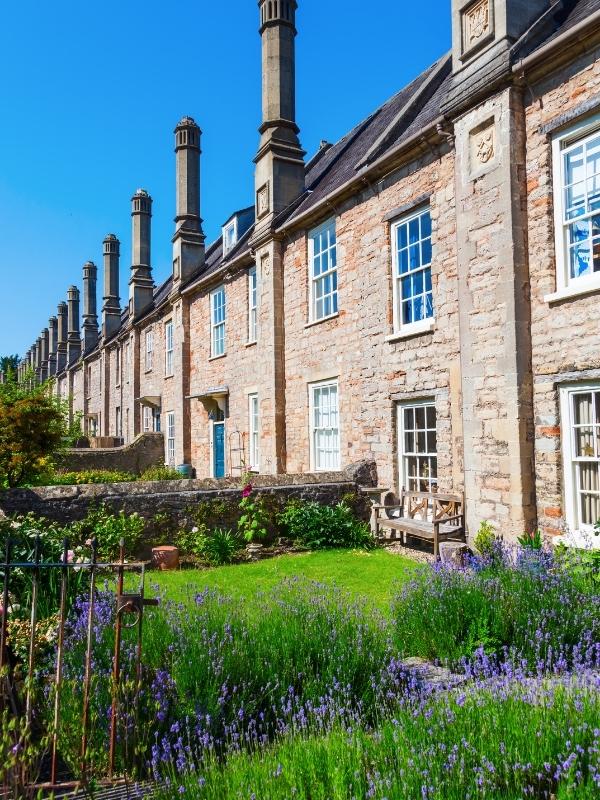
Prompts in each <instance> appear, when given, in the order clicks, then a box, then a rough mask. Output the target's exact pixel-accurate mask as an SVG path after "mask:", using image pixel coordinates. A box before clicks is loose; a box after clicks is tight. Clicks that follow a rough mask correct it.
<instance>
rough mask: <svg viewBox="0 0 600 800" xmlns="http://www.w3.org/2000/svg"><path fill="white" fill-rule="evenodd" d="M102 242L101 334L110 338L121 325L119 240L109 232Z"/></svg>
mask: <svg viewBox="0 0 600 800" xmlns="http://www.w3.org/2000/svg"><path fill="white" fill-rule="evenodd" d="M102 244H103V252H104V297H103V300H104V304H103V306H102V336H103V337H104V338H105V339H110V337H111V336H113V335H114V334H115V333H116V332H117V331H118V330H119V327H120V326H121V298H120V297H119V256H120V252H121V242H120V241H119V240H118V239H117V237H116V236H115V235H114V233H109V234H108V236H107V237H106V239H105V240H104V242H103V243H102Z"/></svg>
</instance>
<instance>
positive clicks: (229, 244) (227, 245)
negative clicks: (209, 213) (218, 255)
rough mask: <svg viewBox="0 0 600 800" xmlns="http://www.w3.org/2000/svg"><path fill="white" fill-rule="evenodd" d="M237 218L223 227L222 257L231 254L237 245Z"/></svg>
mask: <svg viewBox="0 0 600 800" xmlns="http://www.w3.org/2000/svg"><path fill="white" fill-rule="evenodd" d="M237 237H238V234H237V217H234V218H233V219H232V220H231V222H228V223H227V225H224V226H223V255H224V256H226V255H227V253H229V252H231V251H232V250H233V248H234V247H235V245H236V243H237Z"/></svg>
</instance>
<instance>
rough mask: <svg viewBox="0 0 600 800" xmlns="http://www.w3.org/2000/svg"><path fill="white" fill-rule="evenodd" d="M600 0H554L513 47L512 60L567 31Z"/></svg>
mask: <svg viewBox="0 0 600 800" xmlns="http://www.w3.org/2000/svg"><path fill="white" fill-rule="evenodd" d="M597 11H600V0H555V2H553V3H551V5H550V6H549V8H548V9H547V10H546V11H545V12H544V13H543V14H542V15H541V16H540V17H539V19H538V21H537V22H536V23H535V24H534V25H532V26H531V28H530V30H529V31H528V32H527V33H525V34H524V35H523V37H522V38H521V39H520V40H519V41H518V42H517V43H516V44H515V46H514V47H513V60H515V61H517V60H518V59H520V58H525V57H526V56H528V55H531V54H533V53H535V52H536V50H539V49H540V48H541V47H544V46H546V45H547V44H551V43H552V42H553V41H554V40H555V39H558V37H559V36H562V35H563V34H566V33H568V32H569V31H570V30H571V29H572V28H574V27H575V26H576V25H579V24H580V23H582V22H585V20H586V19H587V18H588V17H589V16H590V15H591V14H593V13H595V12H597Z"/></svg>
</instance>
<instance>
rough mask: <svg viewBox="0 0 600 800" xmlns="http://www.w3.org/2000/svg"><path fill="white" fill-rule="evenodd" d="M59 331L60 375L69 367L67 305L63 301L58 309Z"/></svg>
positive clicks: (58, 360) (57, 344) (57, 357)
mask: <svg viewBox="0 0 600 800" xmlns="http://www.w3.org/2000/svg"><path fill="white" fill-rule="evenodd" d="M57 312H58V313H57V317H58V330H57V337H56V372H57V374H60V373H61V372H62V371H63V370H64V368H65V367H66V366H67V330H68V327H67V324H68V323H67V317H68V310H67V304H66V303H65V301H64V300H63V301H62V302H61V303H59V304H58V308H57Z"/></svg>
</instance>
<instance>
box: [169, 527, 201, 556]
mask: <svg viewBox="0 0 600 800" xmlns="http://www.w3.org/2000/svg"><path fill="white" fill-rule="evenodd" d="M209 533H210V529H209V528H208V526H207V525H203V524H202V523H200V525H194V526H193V527H192V528H180V529H179V530H178V531H177V533H176V534H175V537H174V541H175V546H176V547H177V548H178V549H179V552H180V553H181V554H182V555H185V556H193V557H194V558H199V559H201V558H203V557H204V543H205V540H206V537H207V536H208V535H209Z"/></svg>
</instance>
